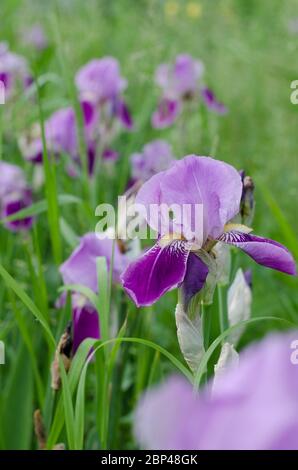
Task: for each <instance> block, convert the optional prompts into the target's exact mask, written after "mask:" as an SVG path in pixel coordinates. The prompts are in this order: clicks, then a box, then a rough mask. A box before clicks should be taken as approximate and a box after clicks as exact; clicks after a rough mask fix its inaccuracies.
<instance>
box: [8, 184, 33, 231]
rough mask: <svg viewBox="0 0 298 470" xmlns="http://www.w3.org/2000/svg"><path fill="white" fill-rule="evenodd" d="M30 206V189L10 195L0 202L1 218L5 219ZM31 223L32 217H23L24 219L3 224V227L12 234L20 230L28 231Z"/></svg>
mask: <svg viewBox="0 0 298 470" xmlns="http://www.w3.org/2000/svg"><path fill="white" fill-rule="evenodd" d="M31 204H32V193H31V190H30V189H25V190H24V191H22V192H16V193H11V194H9V195H8V196H6V197H5V198H4V199H3V201H2V217H3V218H6V217H9V216H11V215H14V214H15V213H16V212H19V211H20V210H22V209H26V208H27V207H29V206H31ZM32 223H33V217H25V218H24V219H19V220H12V221H9V222H6V223H5V226H6V227H7V228H8V229H9V230H12V231H14V232H18V231H20V230H29V229H30V228H31V226H32Z"/></svg>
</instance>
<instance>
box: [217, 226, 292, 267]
mask: <svg viewBox="0 0 298 470" xmlns="http://www.w3.org/2000/svg"><path fill="white" fill-rule="evenodd" d="M218 240H219V241H221V242H224V243H228V244H230V245H234V246H237V247H238V248H240V249H241V250H243V251H244V252H245V253H247V254H248V256H250V257H251V258H252V259H254V260H255V261H256V262H257V263H258V264H262V265H263V266H266V267H267V268H272V269H276V270H277V271H281V272H283V273H286V274H292V275H296V266H295V261H294V258H293V256H292V255H291V253H290V252H289V250H288V249H287V248H286V247H284V246H283V245H281V244H280V243H278V242H276V241H274V240H270V239H268V238H262V237H258V236H256V235H251V234H248V233H243V232H237V231H231V232H226V233H223V234H222V235H221V236H220V237H219V239H218Z"/></svg>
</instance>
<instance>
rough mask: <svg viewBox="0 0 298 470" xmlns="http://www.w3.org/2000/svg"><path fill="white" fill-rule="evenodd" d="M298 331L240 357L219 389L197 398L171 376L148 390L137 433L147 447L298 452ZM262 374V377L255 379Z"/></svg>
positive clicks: (272, 337)
mask: <svg viewBox="0 0 298 470" xmlns="http://www.w3.org/2000/svg"><path fill="white" fill-rule="evenodd" d="M297 337H298V332H291V333H287V334H271V335H269V336H268V337H267V338H265V339H264V340H263V341H261V342H260V343H259V344H256V343H255V344H253V345H251V346H250V347H248V348H247V349H246V350H245V351H244V352H243V353H242V354H240V363H239V366H238V367H230V368H229V369H228V370H227V371H226V372H225V373H224V374H223V375H221V376H220V377H218V379H217V383H216V388H215V389H214V390H213V392H212V393H210V386H208V387H207V389H205V390H203V391H202V392H199V394H198V395H197V396H195V395H194V393H193V389H192V386H191V385H190V384H189V383H187V382H186V381H184V380H183V379H182V378H180V377H177V378H175V377H172V378H171V379H169V380H168V381H167V382H166V383H164V384H163V385H162V386H159V387H156V388H155V389H153V390H151V391H149V392H147V393H146V394H145V395H144V397H143V398H142V400H141V401H140V403H139V406H138V408H137V411H136V415H135V435H136V438H137V440H138V441H139V443H140V444H141V446H144V447H145V448H147V449H155V450H157V449H172V450H180V449H181V450H187V449H197V450H203V449H214V450H215V449H216V450H231V449H232V450H236V449H242V450H244V449H249V450H285V449H297V448H298V401H297V390H298V368H297V365H294V364H293V363H292V362H291V354H292V350H291V344H292V341H293V340H297ZM256 371H257V376H256Z"/></svg>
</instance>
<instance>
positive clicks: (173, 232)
mask: <svg viewBox="0 0 298 470" xmlns="http://www.w3.org/2000/svg"><path fill="white" fill-rule="evenodd" d="M241 195H242V181H241V177H240V175H239V173H238V172H237V171H236V170H235V169H234V168H233V167H232V166H230V165H228V164H227V163H224V162H221V161H218V160H215V159H213V158H211V157H197V156H195V155H189V156H187V157H185V158H183V159H182V160H180V161H178V162H177V163H175V164H174V165H172V167H171V168H170V169H169V170H167V171H163V172H161V173H158V174H157V175H155V176H153V177H152V178H151V179H150V180H149V181H147V182H146V183H145V184H144V185H143V186H142V187H141V189H140V190H139V192H138V194H137V196H136V203H138V204H140V205H141V206H142V207H143V208H144V209H145V214H144V215H145V217H146V221H147V223H148V225H149V226H150V227H151V228H152V229H154V230H155V231H157V233H158V235H159V238H158V241H157V243H156V244H155V245H154V246H153V248H151V249H150V250H148V251H147V252H146V253H145V254H144V255H143V256H142V257H141V258H139V259H138V260H136V261H135V262H133V263H131V264H130V266H129V267H128V268H127V270H126V271H125V272H124V273H123V275H122V282H123V286H124V288H125V290H126V291H127V293H128V294H129V295H130V297H131V298H132V299H133V300H134V302H135V303H136V304H137V305H138V306H141V305H143V306H145V305H151V304H153V303H154V302H155V301H156V300H158V299H159V298H160V297H161V296H162V295H163V294H164V293H165V292H167V291H169V290H170V289H173V288H175V287H177V286H181V287H182V292H183V293H184V300H185V303H186V304H187V303H188V301H189V300H190V298H191V297H192V296H193V295H194V294H196V293H197V292H199V291H200V290H201V289H202V287H203V286H204V284H205V281H206V278H207V275H208V271H209V267H208V262H206V259H208V254H209V253H210V252H211V254H212V248H213V247H214V246H215V245H216V244H217V243H225V244H228V245H232V246H235V247H238V248H240V249H241V250H242V251H244V252H245V253H247V254H248V255H249V256H250V257H251V258H253V259H254V260H255V261H256V262H257V263H259V264H261V265H263V266H267V267H269V268H273V269H276V270H278V271H281V272H284V273H287V274H295V273H296V268H295V262H294V259H293V257H292V255H291V254H290V252H289V251H288V250H287V249H286V248H285V247H284V246H282V245H281V244H279V243H277V242H275V241H273V240H269V239H266V238H262V237H259V236H256V235H252V234H251V233H249V232H250V231H251V229H248V228H247V227H245V226H242V225H239V224H228V222H229V221H231V220H232V219H233V218H234V217H235V216H236V215H237V214H238V213H239V210H240V201H241ZM198 204H200V207H201V208H202V209H203V219H202V221H201V224H199V227H196V225H198V224H197V221H196V210H195V209H196V207H197V205H198ZM185 205H187V207H188V208H189V207H190V208H194V210H190V211H188V212H186V214H184V213H183V207H185ZM152 206H154V207H156V206H157V209H158V210H157V211H156V210H154V211H152V210H151V208H152ZM164 208H166V211H167V213H165V209H164ZM169 209H171V211H170V210H169ZM181 214H183V216H182V217H181ZM170 215H172V217H171V222H170V223H169V220H170ZM196 230H198V231H196ZM205 254H206V256H205ZM209 257H210V256H209Z"/></svg>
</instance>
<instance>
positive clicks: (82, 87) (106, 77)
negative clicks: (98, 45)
mask: <svg viewBox="0 0 298 470" xmlns="http://www.w3.org/2000/svg"><path fill="white" fill-rule="evenodd" d="M75 81H76V85H77V88H78V90H79V91H80V93H82V94H83V95H84V94H86V95H87V96H90V95H92V97H93V99H95V100H96V101H99V102H103V101H106V100H110V99H114V98H115V96H118V95H119V94H120V93H122V91H123V90H124V89H125V88H126V86H127V82H126V80H125V79H124V78H122V77H121V75H120V68H119V63H118V61H117V60H116V59H114V58H113V57H104V58H102V59H94V60H91V61H90V62H88V63H87V64H86V65H84V66H83V67H82V68H81V69H80V70H79V71H78V73H77V75H76V78H75Z"/></svg>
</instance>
